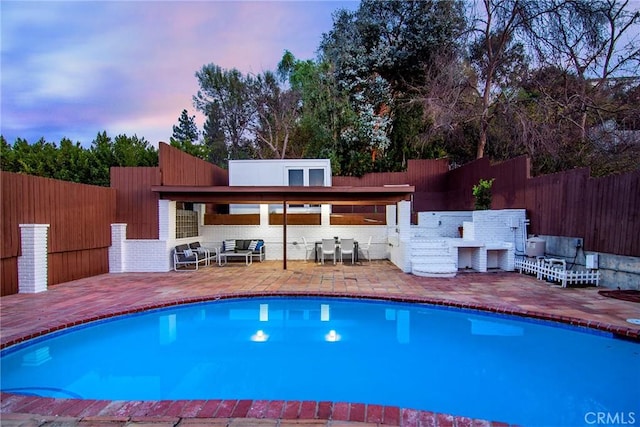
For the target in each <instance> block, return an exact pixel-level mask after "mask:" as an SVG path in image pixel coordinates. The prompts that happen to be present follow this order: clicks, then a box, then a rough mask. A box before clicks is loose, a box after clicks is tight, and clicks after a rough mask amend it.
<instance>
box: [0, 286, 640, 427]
mask: <svg viewBox="0 0 640 427" xmlns="http://www.w3.org/2000/svg"><path fill="white" fill-rule="evenodd" d="M255 297H263V298H269V297H329V298H348V299H367V300H375V301H391V302H400V303H418V304H429V305H433V306H436V307H451V308H459V309H467V310H477V311H481V312H486V313H494V314H500V315H508V316H516V317H522V318H527V319H537V320H541V321H548V322H555V323H559V324H561V325H570V326H573V327H576V328H585V329H587V330H595V331H601V332H606V333H610V334H611V335H612V336H613V337H616V338H621V339H626V340H631V341H637V342H640V331H639V330H636V329H632V328H624V327H620V326H614V325H609V324H606V323H603V322H597V321H590V320H585V319H579V318H573V317H570V316H560V315H554V314H549V313H543V312H540V311H535V310H524V309H518V308H513V307H505V306H502V305H490V304H476V303H461V302H459V301H453V300H448V299H443V298H433V297H419V296H408V297H407V296H394V295H380V294H377V293H359V294H357V295H355V294H353V293H348V292H332V291H255V292H252V291H248V292H229V293H218V294H213V295H206V296H195V297H186V298H175V299H170V300H165V301H161V302H158V303H152V304H142V305H137V306H132V307H129V308H126V309H122V310H118V309H113V310H109V311H107V312H102V313H98V314H96V315H94V316H88V317H86V318H83V319H80V320H73V321H70V322H66V323H65V322H62V323H60V324H58V325H54V326H50V327H48V328H44V329H41V330H37V331H33V332H31V333H29V334H26V335H23V336H18V337H14V338H11V339H9V340H7V341H5V342H3V343H1V344H0V350H5V349H7V348H9V347H11V346H14V345H17V344H20V343H22V342H26V341H28V340H31V339H34V338H38V337H41V336H44V335H46V334H49V333H53V332H57V331H61V330H64V329H67V328H70V327H74V326H80V325H83V324H88V323H91V322H95V321H101V320H106V319H109V318H112V317H117V316H125V315H130V314H136V313H141V312H144V311H148V310H156V309H162V308H167V307H173V306H178V305H184V304H194V303H200V302H211V301H219V300H228V299H236V298H255ZM0 402H1V404H2V406H1V410H0V413H2V414H6V413H11V414H38V415H43V416H46V415H49V416H56V417H57V418H58V419H60V418H59V417H71V418H73V419H76V420H77V419H82V420H86V421H89V422H100V421H105V420H106V421H120V422H147V421H150V420H153V421H155V422H157V421H162V420H166V422H168V423H171V422H173V421H175V420H178V422H179V421H181V420H183V419H203V418H215V419H219V418H228V419H232V418H242V419H247V420H248V419H256V420H273V419H280V420H318V421H323V420H326V421H327V422H330V421H344V422H353V423H375V424H381V425H396V426H413V425H439V426H440V425H442V426H446V425H451V426H454V425H457V426H466V425H468V426H471V425H485V426H504V425H509V424H508V423H504V422H499V421H485V420H476V419H471V418H467V417H461V416H455V415H450V414H442V413H436V412H431V411H421V410H415V409H411V408H399V407H396V406H384V405H372V404H366V403H351V402H313V401H264V400H218V399H215V400H172V401H167V400H161V401H109V400H90V399H62V398H44V397H34V396H26V395H19V394H12V393H6V392H2V393H1V394H0Z"/></svg>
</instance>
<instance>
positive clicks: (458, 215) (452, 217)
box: [413, 211, 473, 238]
mask: <svg viewBox="0 0 640 427" xmlns="http://www.w3.org/2000/svg"><path fill="white" fill-rule="evenodd" d="M472 218H473V216H472V215H471V211H447V212H431V211H430V212H419V213H418V226H417V227H414V228H413V232H414V235H416V236H420V237H428V238H440V237H452V238H456V237H458V238H459V237H460V234H459V232H458V227H461V226H462V223H463V222H464V221H471V220H472Z"/></svg>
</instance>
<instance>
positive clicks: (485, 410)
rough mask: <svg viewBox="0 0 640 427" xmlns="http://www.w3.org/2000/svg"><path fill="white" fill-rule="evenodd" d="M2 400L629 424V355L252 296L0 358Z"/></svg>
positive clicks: (637, 381) (355, 308) (635, 369)
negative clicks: (196, 402) (373, 409)
mask: <svg viewBox="0 0 640 427" xmlns="http://www.w3.org/2000/svg"><path fill="white" fill-rule="evenodd" d="M0 372H1V377H0V378H1V382H0V386H1V388H2V390H3V391H8V392H13V393H29V394H36V395H40V396H51V397H65V398H90V399H111V400H160V399H265V400H316V401H323V400H329V401H334V402H335V401H348V402H363V403H371V404H382V405H393V406H399V407H404V408H414V409H423V410H429V411H435V412H444V413H449V414H454V415H461V416H467V417H473V418H480V419H487V420H497V421H505V422H509V423H516V424H520V425H525V426H526V425H535V426H537V425H545V426H550V425H571V426H573V425H593V424H594V423H592V422H591V421H592V420H596V419H597V418H596V417H602V415H601V414H609V415H608V416H609V417H610V418H609V419H610V420H612V419H613V417H614V416H615V417H617V418H615V419H617V420H618V421H620V420H626V421H627V424H629V422H628V421H630V420H634V422H640V391H639V387H640V386H639V385H640V344H638V343H633V342H628V341H624V340H619V339H614V338H611V337H609V336H606V335H605V334H602V333H594V332H585V331H583V330H577V329H571V328H568V327H557V326H553V325H552V324H550V323H543V322H538V321H526V320H516V319H513V318H508V317H505V316H498V315H491V314H486V313H482V312H478V311H470V310H456V309H448V308H442V307H432V306H427V305H420V304H404V303H392V302H380V301H366V300H348V299H330V298H326V299H318V298H261V299H259V298H251V299H233V300H222V301H217V302H209V303H200V304H192V305H186V306H177V307H170V308H166V309H162V310H154V311H151V312H146V313H142V314H136V315H130V316H124V317H120V318H117V319H111V320H108V321H102V322H99V323H94V324H91V325H84V326H82V327H78V328H73V329H71V330H69V331H65V332H62V333H58V334H55V335H54V336H52V337H43V338H40V339H37V340H34V341H32V342H30V343H29V344H23V345H19V346H15V347H14V348H10V349H7V350H5V351H3V352H2V354H1V371H0Z"/></svg>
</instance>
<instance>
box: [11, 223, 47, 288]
mask: <svg viewBox="0 0 640 427" xmlns="http://www.w3.org/2000/svg"><path fill="white" fill-rule="evenodd" d="M19 226H20V243H21V245H22V255H21V256H19V257H18V292H19V293H21V294H35V293H38V292H44V291H46V290H47V283H48V277H47V237H48V232H49V224H20V225H19Z"/></svg>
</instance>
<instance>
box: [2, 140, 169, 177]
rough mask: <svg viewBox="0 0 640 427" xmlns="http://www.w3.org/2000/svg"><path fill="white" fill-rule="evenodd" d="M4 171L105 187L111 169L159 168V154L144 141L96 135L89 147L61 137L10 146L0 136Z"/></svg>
mask: <svg viewBox="0 0 640 427" xmlns="http://www.w3.org/2000/svg"><path fill="white" fill-rule="evenodd" d="M0 165H1V169H2V170H3V171H7V172H16V173H25V174H29V175H36V176H42V177H45V178H55V179H61V180H64V181H72V182H78V183H83V184H93V185H101V186H105V187H108V186H109V183H110V177H109V174H110V172H109V169H110V168H111V167H112V166H158V152H157V150H156V149H155V148H154V147H153V146H151V145H149V143H148V142H147V141H146V140H145V139H144V138H138V137H137V136H133V137H128V136H126V135H118V136H116V137H115V138H114V139H111V137H109V136H108V135H107V133H106V132H102V133H99V134H98V135H97V137H96V139H95V140H94V141H93V142H92V144H91V147H89V148H84V147H82V145H80V143H79V142H76V143H73V142H72V141H71V140H69V139H67V138H63V139H62V140H61V141H60V144H59V145H58V144H56V143H55V142H47V141H45V140H44V138H42V139H40V140H39V141H37V142H36V143H34V144H29V143H28V142H27V141H26V140H24V139H21V138H18V139H17V140H16V141H15V142H14V144H12V145H10V144H9V143H8V142H7V141H6V139H5V138H4V137H3V136H0Z"/></svg>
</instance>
